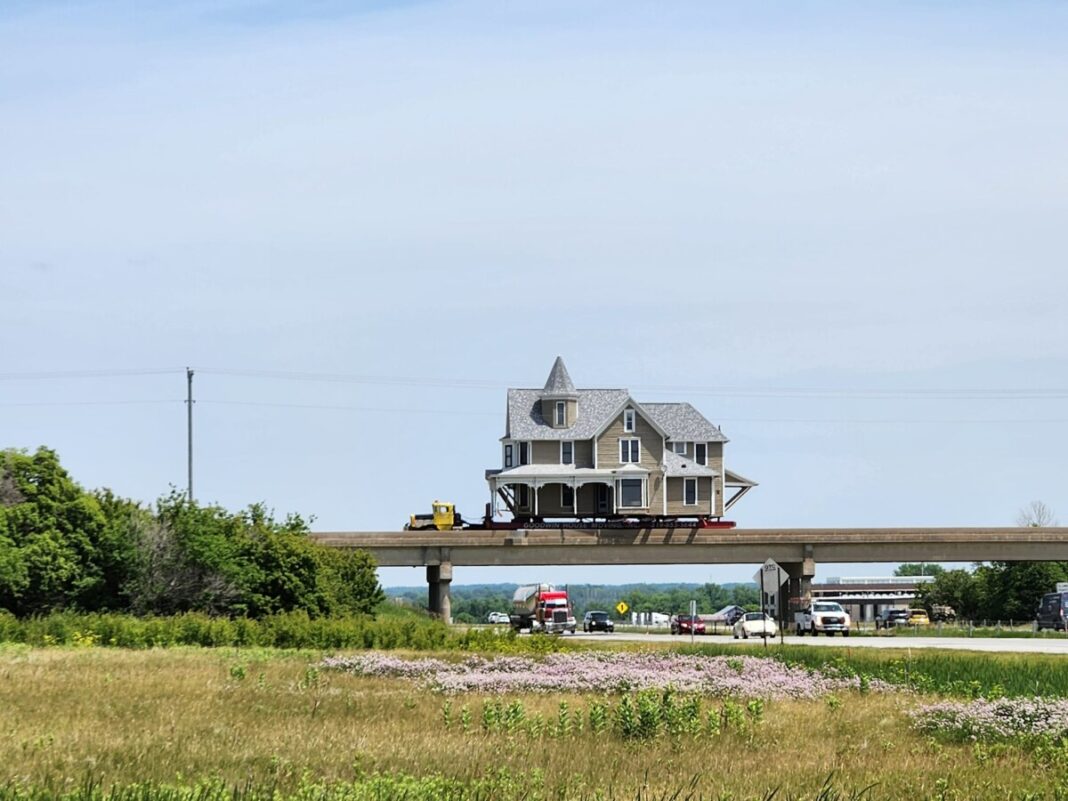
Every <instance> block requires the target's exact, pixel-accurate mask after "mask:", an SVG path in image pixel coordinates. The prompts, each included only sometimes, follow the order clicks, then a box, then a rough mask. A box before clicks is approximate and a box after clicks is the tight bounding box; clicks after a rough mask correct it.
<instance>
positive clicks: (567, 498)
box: [560, 484, 575, 509]
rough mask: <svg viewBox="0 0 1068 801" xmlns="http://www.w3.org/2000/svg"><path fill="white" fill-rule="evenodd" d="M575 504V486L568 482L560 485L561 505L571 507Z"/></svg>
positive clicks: (566, 507) (565, 507)
mask: <svg viewBox="0 0 1068 801" xmlns="http://www.w3.org/2000/svg"><path fill="white" fill-rule="evenodd" d="M574 505H575V488H574V487H572V486H570V485H568V484H561V485H560V506H561V507H562V508H564V509H570V508H571V507H573V506H574Z"/></svg>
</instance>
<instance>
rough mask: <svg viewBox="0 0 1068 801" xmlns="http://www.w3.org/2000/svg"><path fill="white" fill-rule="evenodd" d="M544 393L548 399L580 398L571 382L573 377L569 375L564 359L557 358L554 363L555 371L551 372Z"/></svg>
mask: <svg viewBox="0 0 1068 801" xmlns="http://www.w3.org/2000/svg"><path fill="white" fill-rule="evenodd" d="M542 393H543V394H544V395H545V396H546V397H553V398H562V397H577V396H578V392H576V391H575V385H574V384H573V383H572V382H571V376H569V375H568V374H567V368H566V367H565V366H564V360H563V358H562V357H560V356H557V357H556V361H555V362H553V369H552V370H550V371H549V378H548V379H547V380H546V382H545V388H544V389H543V390H542Z"/></svg>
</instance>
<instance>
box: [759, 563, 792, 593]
mask: <svg viewBox="0 0 1068 801" xmlns="http://www.w3.org/2000/svg"><path fill="white" fill-rule="evenodd" d="M789 580H790V574H789V573H787V572H786V571H785V570H783V569H782V568H781V567H779V563H778V562H776V561H775V560H774V559H769V560H768V561H766V562H765V563H764V564H762V565H761V566H760V570H758V571H757V572H756V573H754V574H753V581H755V582H756V583H757V584H759V585H762V586H764V587H767V588H769V589H776V590H777V589H778V588H779V587H781V586H782V585H783V584H785V583H786V582H787V581H789Z"/></svg>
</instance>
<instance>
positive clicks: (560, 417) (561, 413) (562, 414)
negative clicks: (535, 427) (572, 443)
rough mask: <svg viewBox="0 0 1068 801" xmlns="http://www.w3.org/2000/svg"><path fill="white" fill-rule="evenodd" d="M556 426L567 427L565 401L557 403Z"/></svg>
mask: <svg viewBox="0 0 1068 801" xmlns="http://www.w3.org/2000/svg"><path fill="white" fill-rule="evenodd" d="M556 424H557V425H558V426H566V425H567V404H566V403H564V402H563V401H557V402H556Z"/></svg>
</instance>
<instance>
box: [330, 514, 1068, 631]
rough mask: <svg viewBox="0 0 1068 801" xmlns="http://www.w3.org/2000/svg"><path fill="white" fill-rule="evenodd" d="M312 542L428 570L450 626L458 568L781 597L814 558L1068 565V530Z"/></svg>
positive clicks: (798, 592) (492, 534)
mask: <svg viewBox="0 0 1068 801" xmlns="http://www.w3.org/2000/svg"><path fill="white" fill-rule="evenodd" d="M311 536H312V539H313V540H315V541H317V542H319V543H321V544H323V545H327V546H330V547H334V548H361V549H363V550H365V551H368V552H369V553H370V554H371V555H372V556H373V557H374V558H375V559H376V561H377V562H378V564H379V565H381V566H383V567H393V566H399V567H405V566H409V567H420V566H425V567H426V577H427V584H428V589H429V608H430V611H431V612H434V613H436V614H439V615H441V617H442V618H443V619H444V620H445V621H446V622H451V620H452V606H451V601H450V597H449V590H450V586H451V583H452V571H453V567H454V566H476V565H477V566H492V565H502V566H503V565H509V566H510V565H652V564H657V565H663V564H670V565H676V564H680V565H681V564H687V565H689V564H759V563H762V562H764V560H766V559H768V558H769V557H770V558H772V559H774V560H775V561H776V562H778V563H779V564H780V565H781V566H782V567H783V568H784V569H785V570H786V571H787V572H788V573H789V574H790V582H789V585H788V588H787V590H786V592H784V593H783V598H784V599H787V598H789V599H794V600H796V599H804V598H807V597H808V595H809V584H810V583H811V580H812V577H813V576H814V575H815V572H816V561H817V560H819V561H820V562H826V563H835V562H850V563H852V562H980V561H983V562H985V561H991V560H1004V561H1017V560H1019V561H1036V562H1038V561H1068V528H1064V527H1059V528H1020V527H1013V528H810V529H752V528H750V529H744V528H736V529H694V528H643V529H619V528H603V529H518V530H515V531H504V530H487V531H479V530H464V531H440V532H427V531H364V532H358V531H324V532H316V533H313V534H312V535H311Z"/></svg>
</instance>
